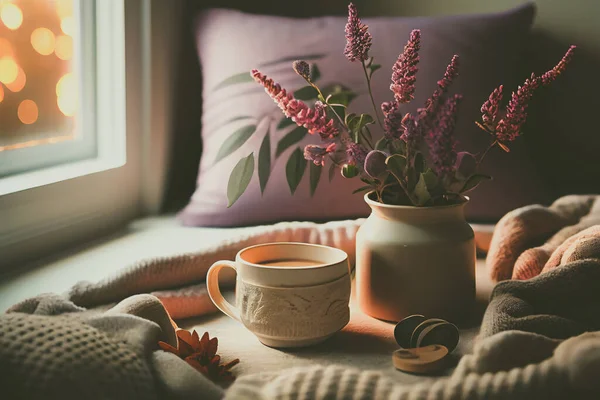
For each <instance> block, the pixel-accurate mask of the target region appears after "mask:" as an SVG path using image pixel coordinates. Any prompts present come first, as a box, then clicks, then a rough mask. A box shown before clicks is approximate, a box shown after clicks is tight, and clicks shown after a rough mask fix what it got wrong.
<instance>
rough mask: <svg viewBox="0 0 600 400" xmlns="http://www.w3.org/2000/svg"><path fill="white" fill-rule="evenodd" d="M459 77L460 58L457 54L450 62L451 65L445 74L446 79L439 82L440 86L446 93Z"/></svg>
mask: <svg viewBox="0 0 600 400" xmlns="http://www.w3.org/2000/svg"><path fill="white" fill-rule="evenodd" d="M457 76H458V56H457V55H456V54H455V55H454V57H452V60H450V64H448V66H447V67H446V72H445V73H444V77H443V78H442V79H440V80H439V81H438V83H437V84H438V86H439V87H440V89H442V90H443V91H444V92H445V91H447V90H448V87H450V84H451V83H452V81H454V78H456V77H457Z"/></svg>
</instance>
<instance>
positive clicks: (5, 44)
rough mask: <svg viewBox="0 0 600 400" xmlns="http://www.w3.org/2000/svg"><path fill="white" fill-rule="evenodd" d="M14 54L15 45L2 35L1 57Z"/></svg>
mask: <svg viewBox="0 0 600 400" xmlns="http://www.w3.org/2000/svg"><path fill="white" fill-rule="evenodd" d="M13 55H14V52H13V47H12V45H11V44H10V42H9V41H8V39H4V38H1V37H0V58H1V57H12V56H13Z"/></svg>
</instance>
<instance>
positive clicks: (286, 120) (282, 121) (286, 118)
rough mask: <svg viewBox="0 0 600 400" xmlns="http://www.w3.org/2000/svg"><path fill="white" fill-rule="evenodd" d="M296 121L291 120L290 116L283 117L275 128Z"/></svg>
mask: <svg viewBox="0 0 600 400" xmlns="http://www.w3.org/2000/svg"><path fill="white" fill-rule="evenodd" d="M295 124H296V123H295V122H294V121H292V119H291V118H288V117H283V119H282V120H281V121H279V123H278V124H277V129H283V128H287V127H288V126H290V125H295Z"/></svg>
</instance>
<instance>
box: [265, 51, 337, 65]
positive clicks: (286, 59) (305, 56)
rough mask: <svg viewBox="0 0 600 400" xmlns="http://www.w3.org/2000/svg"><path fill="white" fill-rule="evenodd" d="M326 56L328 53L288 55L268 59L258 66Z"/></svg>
mask: <svg viewBox="0 0 600 400" xmlns="http://www.w3.org/2000/svg"><path fill="white" fill-rule="evenodd" d="M325 56H326V54H306V55H303V56H286V57H282V58H278V59H277V60H273V61H267V62H266V63H262V64H259V65H258V66H259V67H268V66H271V65H276V64H280V63H284V62H293V61H296V60H304V61H311V60H318V59H320V58H323V57H325Z"/></svg>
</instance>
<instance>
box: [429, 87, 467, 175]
mask: <svg viewBox="0 0 600 400" xmlns="http://www.w3.org/2000/svg"><path fill="white" fill-rule="evenodd" d="M461 99H462V96H461V95H459V94H455V95H454V96H452V97H450V98H449V99H448V100H446V102H445V103H444V105H443V106H442V108H441V109H440V113H439V115H438V118H437V121H436V122H437V124H436V126H435V127H434V129H433V130H432V131H431V132H430V133H429V135H428V137H427V142H428V145H429V155H430V157H431V161H432V162H433V167H434V171H435V173H436V174H437V175H438V176H439V177H443V176H447V175H449V174H451V173H453V172H454V166H455V164H456V140H455V139H454V127H455V125H456V114H457V109H458V103H459V102H460V100H461Z"/></svg>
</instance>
